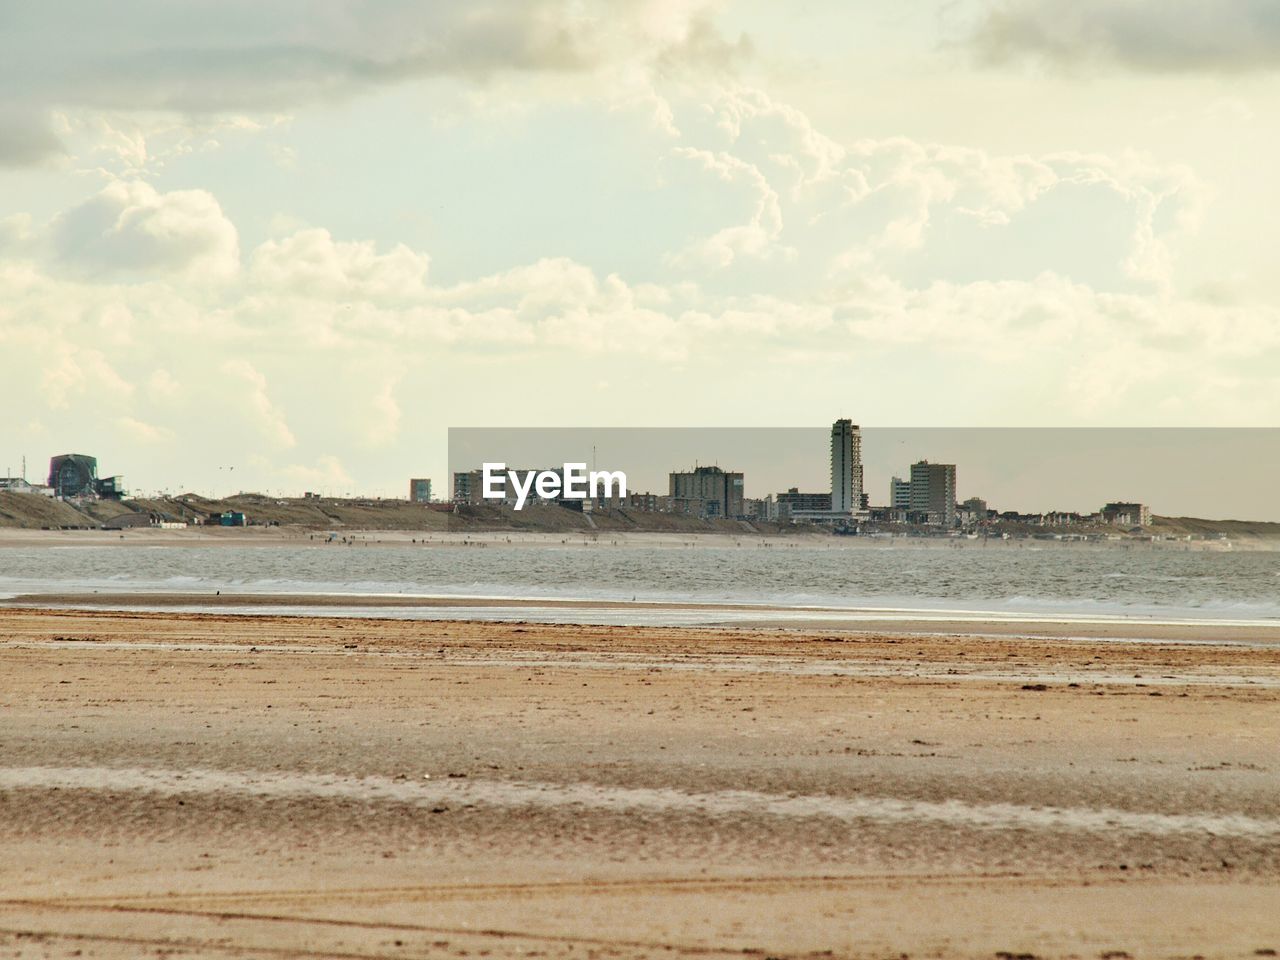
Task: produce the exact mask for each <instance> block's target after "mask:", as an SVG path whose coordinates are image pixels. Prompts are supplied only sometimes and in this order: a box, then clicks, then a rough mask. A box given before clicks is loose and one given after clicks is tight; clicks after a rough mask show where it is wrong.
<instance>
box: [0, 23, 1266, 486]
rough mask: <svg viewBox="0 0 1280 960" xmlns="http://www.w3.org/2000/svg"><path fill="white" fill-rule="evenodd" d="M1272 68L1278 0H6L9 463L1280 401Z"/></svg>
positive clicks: (342, 480) (188, 463)
mask: <svg viewBox="0 0 1280 960" xmlns="http://www.w3.org/2000/svg"><path fill="white" fill-rule="evenodd" d="M1277 108H1280V8H1277V6H1276V5H1275V4H1274V3H1273V2H1271V0H1218V2H1215V3H1213V4H1205V3H1202V2H1193V0H945V2H942V0H897V2H894V3H892V4H886V3H871V2H854V0H797V2H795V3H789V4H778V3H776V2H765V0H741V2H734V0H610V2H599V0H476V2H472V3H467V4H455V3H443V2H439V3H431V2H421V0H418V2H407V0H345V2H339V0H273V2H272V3H266V4H264V3H261V2H255V3H248V2H245V0H188V2H184V3H181V4H174V3H171V2H168V0H121V2H118V3H114V4H109V5H104V4H101V3H98V2H90V0H48V2H44V3H40V4H9V5H6V6H5V7H4V9H3V10H0V382H2V383H3V384H4V387H5V391H4V400H3V403H0V467H7V468H8V471H11V472H13V473H17V472H18V471H19V469H20V463H21V459H22V457H24V456H25V457H26V458H27V473H28V477H29V478H31V479H37V478H40V477H42V476H43V473H44V470H45V465H46V464H47V462H48V458H49V457H50V456H52V455H54V454H59V453H67V452H79V453H88V454H92V455H96V456H97V457H98V459H99V464H100V472H101V473H103V474H104V475H106V474H117V473H118V474H123V475H124V476H125V478H126V481H127V483H128V486H129V487H130V489H131V490H135V491H139V492H153V491H169V492H179V491H182V490H200V491H203V492H210V493H216V494H225V493H230V492H234V491H236V490H257V491H264V492H269V493H280V494H297V493H301V492H302V491H303V490H315V491H320V492H325V493H329V494H336V495H340V494H345V493H360V494H369V495H383V496H405V495H406V493H407V480H408V478H409V477H411V476H429V477H432V478H433V479H435V482H436V491H437V493H443V492H445V490H446V489H447V483H446V482H445V480H444V477H445V471H446V470H447V456H448V449H447V447H448V443H447V435H448V434H447V432H448V429H449V428H450V427H454V428H457V427H480V426H493V427H550V426H614V427H676V426H718V427H821V426H825V425H827V424H829V423H830V422H831V421H832V420H833V419H835V418H836V417H851V418H852V419H853V420H854V421H855V422H858V423H861V424H863V425H864V426H876V427H960V426H965V427H1010V426H1018V427H1034V426H1039V427H1109V426H1124V427H1146V426H1149V427H1172V426H1180V427H1266V426H1276V425H1280V308H1278V304H1280V270H1277V269H1275V262H1276V259H1277V254H1276V251H1277V250H1278V249H1280V218H1277V217H1275V215H1274V213H1273V211H1274V210H1275V209H1277V207H1278V206H1280V178H1277V177H1276V176H1275V175H1274V171H1275V170H1276V169H1280V124H1278V123H1277V122H1276V120H1277V117H1276V113H1277ZM935 459H936V458H935ZM1239 467H1240V469H1241V470H1247V469H1248V468H1249V464H1248V463H1247V462H1242V463H1241V464H1239ZM1029 506H1035V504H1030V505H1029ZM1041 506H1046V505H1041Z"/></svg>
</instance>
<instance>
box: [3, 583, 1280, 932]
mask: <svg viewBox="0 0 1280 960" xmlns="http://www.w3.org/2000/svg"><path fill="white" fill-rule="evenodd" d="M1198 639H1199V640H1200V641H1202V642H1200V643H1196V644H1188V643H1185V642H1169V643H1145V644H1126V643H1122V642H1117V641H1115V640H1113V639H1105V638H1099V639H1097V640H1088V639H1076V640H1063V639H1039V640H1025V639H1021V638H1018V637H1012V636H1011V637H1007V638H995V639H992V638H986V639H979V638H972V637H969V638H966V637H946V636H912V637H900V636H899V637H895V636H892V635H887V634H885V633H882V632H878V631H876V632H873V631H868V632H840V633H834V634H833V633H823V632H810V633H804V632H797V631H787V632H780V631H777V630H762V629H746V628H741V629H670V628H667V629H658V628H634V627H629V628H620V627H583V626H563V625H539V624H532V623H524V624H514V623H507V624H493V623H478V622H466V623H460V622H404V621H388V620H381V619H337V618H326V617H323V616H314V617H274V616H269V615H266V616H255V617H243V616H235V615H230V614H222V613H209V614H202V615H193V614H184V613H175V612H163V611H162V612H154V613H145V614H141V613H122V612H113V611H51V610H34V609H20V608H10V609H4V610H0V691H2V694H0V696H2V698H3V709H0V752H2V757H0V761H2V762H0V809H2V812H0V850H3V856H0V887H2V889H0V951H3V952H4V953H3V955H12V956H17V955H21V956H24V957H31V956H57V957H60V956H73V955H74V956H103V957H131V956H138V955H142V954H150V955H155V954H161V955H170V956H289V957H296V956H300V957H311V956H325V957H329V956H346V957H423V956H432V957H436V956H438V957H456V956H489V957H514V956H556V957H561V956H563V957H593V956H594V957H648V956H682V955H697V956H728V955H737V956H742V955H747V956H752V955H757V956H839V957H887V956H893V957H898V956H903V955H906V956H912V957H927V956H936V957H952V956H966V957H967V956H972V957H995V956H999V955H1001V954H1005V955H1011V956H1036V957H1070V956H1074V957H1095V956H1096V957H1101V956H1111V957H1120V956H1125V955H1128V956H1133V957H1148V956H1160V957H1166V956H1167V957H1190V956H1195V955H1200V956H1205V957H1248V956H1262V955H1268V954H1267V953H1265V951H1268V950H1277V949H1280V883H1278V881H1280V790H1277V787H1278V786H1280V770H1278V768H1277V761H1276V757H1277V752H1276V745H1277V743H1280V657H1278V656H1277V654H1276V652H1275V650H1274V649H1269V648H1267V647H1266V646H1252V645H1241V644H1219V643H1217V642H1215V640H1216V639H1220V638H1217V637H1215V636H1201V637H1199V638H1198Z"/></svg>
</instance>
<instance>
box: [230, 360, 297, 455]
mask: <svg viewBox="0 0 1280 960" xmlns="http://www.w3.org/2000/svg"><path fill="white" fill-rule="evenodd" d="M222 370H223V372H224V373H225V374H227V375H228V376H230V377H232V378H234V379H236V380H240V381H241V382H242V383H243V384H244V386H245V387H246V388H247V391H245V392H243V393H242V394H241V398H242V399H243V401H244V404H245V405H246V406H247V409H248V411H249V413H250V414H251V415H252V417H253V420H254V422H255V424H256V426H257V428H258V430H259V432H260V433H261V434H262V436H263V437H264V438H266V439H267V440H268V441H270V442H272V443H274V444H277V445H279V446H281V447H286V448H287V447H294V446H297V443H298V441H297V439H296V438H295V437H294V435H293V431H292V430H290V429H289V424H288V422H287V421H286V420H285V417H284V414H283V413H282V412H281V411H280V410H279V408H277V407H276V405H275V404H274V403H272V401H271V397H270V396H269V395H268V394H267V378H266V377H265V376H263V375H262V374H261V373H260V372H259V371H258V369H257V368H256V367H255V366H254V365H253V364H252V363H250V362H249V361H248V360H228V361H226V362H225V363H224V364H223V365H222Z"/></svg>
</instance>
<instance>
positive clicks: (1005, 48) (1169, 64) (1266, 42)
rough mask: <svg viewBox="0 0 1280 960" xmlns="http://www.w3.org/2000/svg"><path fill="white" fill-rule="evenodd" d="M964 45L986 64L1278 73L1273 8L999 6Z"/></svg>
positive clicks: (1052, 0) (1106, 1)
mask: <svg viewBox="0 0 1280 960" xmlns="http://www.w3.org/2000/svg"><path fill="white" fill-rule="evenodd" d="M971 43H972V45H973V46H974V48H975V49H976V50H977V51H978V52H979V54H980V55H981V56H982V57H984V58H985V59H987V60H990V61H994V62H1003V61H1008V60H1014V59H1018V58H1022V57H1036V58H1041V59H1044V60H1047V61H1050V62H1052V63H1056V64H1059V65H1063V66H1074V65H1077V64H1086V63H1112V64H1117V65H1120V66H1123V67H1127V68H1131V69H1135V70H1143V71H1151V72H1177V71H1216V72H1223V73H1243V72H1248V71H1258V70H1274V69H1276V68H1278V67H1280V7H1277V6H1276V4H1275V3H1274V2H1272V0H1215V2H1213V3H1204V2H1201V0H1126V2H1123V3H1118V2H1115V0H1004V2H1000V3H997V4H995V5H994V6H993V7H992V8H991V9H990V10H988V11H987V12H986V14H985V16H983V17H982V19H981V20H980V22H979V24H978V26H977V29H976V30H975V31H974V33H973V35H972V37H971Z"/></svg>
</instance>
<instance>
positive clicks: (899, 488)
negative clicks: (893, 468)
mask: <svg viewBox="0 0 1280 960" xmlns="http://www.w3.org/2000/svg"><path fill="white" fill-rule="evenodd" d="M889 506H890V507H893V508H894V509H895V510H910V509H911V481H910V480H903V479H902V478H901V477H894V478H893V479H892V480H890V481H889Z"/></svg>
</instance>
